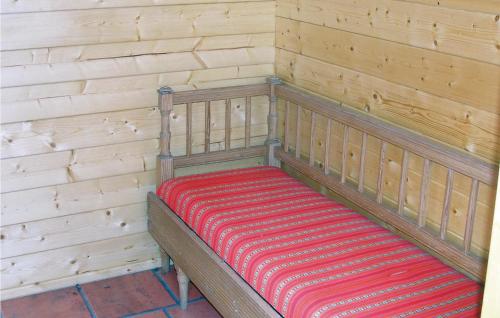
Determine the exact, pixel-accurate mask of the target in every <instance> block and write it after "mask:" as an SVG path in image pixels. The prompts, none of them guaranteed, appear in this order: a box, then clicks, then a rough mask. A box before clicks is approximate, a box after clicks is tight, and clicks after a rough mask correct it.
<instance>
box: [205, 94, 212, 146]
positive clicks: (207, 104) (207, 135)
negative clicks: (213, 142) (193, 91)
mask: <svg viewBox="0 0 500 318" xmlns="http://www.w3.org/2000/svg"><path fill="white" fill-rule="evenodd" d="M210 108H211V107H210V101H206V102H205V153H209V152H210V122H211V119H210Z"/></svg>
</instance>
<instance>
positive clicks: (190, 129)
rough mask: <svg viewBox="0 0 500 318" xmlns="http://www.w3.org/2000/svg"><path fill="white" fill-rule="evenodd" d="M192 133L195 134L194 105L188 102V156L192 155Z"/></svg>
mask: <svg viewBox="0 0 500 318" xmlns="http://www.w3.org/2000/svg"><path fill="white" fill-rule="evenodd" d="M192 134H193V105H192V104H191V103H187V105H186V156H188V157H190V156H191V154H192V142H193V140H192Z"/></svg>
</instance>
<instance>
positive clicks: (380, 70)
mask: <svg viewBox="0 0 500 318" xmlns="http://www.w3.org/2000/svg"><path fill="white" fill-rule="evenodd" d="M276 46H277V47H279V48H282V49H286V50H289V51H292V52H295V53H300V54H302V55H304V56H309V57H312V58H314V59H318V60H321V61H324V62H328V63H332V64H336V65H340V66H343V67H347V68H349V69H353V70H356V71H359V72H362V73H366V74H370V75H373V76H376V77H378V78H382V79H385V80H387V81H391V82H395V83H398V84H402V85H405V86H408V87H411V88H415V89H418V90H420V91H424V92H428V93H431V94H433V95H436V96H441V97H445V98H447V99H451V100H455V101H458V102H462V103H465V104H469V105H472V106H474V107H475V108H477V109H481V110H486V111H490V112H495V111H496V110H497V108H498V101H499V100H500V91H499V87H500V76H499V74H500V66H496V65H491V64H488V63H481V62H477V61H474V60H471V59H467V58H461V57H457V56H450V55H448V54H444V53H440V52H434V51H430V50H427V49H420V48H415V47H412V46H409V45H403V44H399V43H395V42H391V41H385V40H380V39H376V38H373V37H370V36H363V35H358V34H355V33H351V32H346V31H340V30H336V29H332V28H326V27H322V26H319V25H315V24H310V23H305V22H300V21H295V20H289V19H282V18H278V19H277V20H276ZM499 55H500V52H499Z"/></svg>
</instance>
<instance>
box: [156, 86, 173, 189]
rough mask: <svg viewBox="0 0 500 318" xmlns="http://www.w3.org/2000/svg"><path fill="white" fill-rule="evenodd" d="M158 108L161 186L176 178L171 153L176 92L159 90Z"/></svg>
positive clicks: (159, 182) (165, 88)
mask: <svg viewBox="0 0 500 318" xmlns="http://www.w3.org/2000/svg"><path fill="white" fill-rule="evenodd" d="M158 106H159V107H160V114H161V132H160V155H159V156H158V159H159V167H160V168H159V169H158V172H159V175H158V186H159V185H160V184H162V183H163V182H165V181H167V180H169V179H172V178H173V177H174V157H173V156H172V153H171V152H170V137H171V133H170V114H171V113H172V110H173V109H174V91H173V90H172V89H171V88H170V87H161V88H160V89H159V90H158Z"/></svg>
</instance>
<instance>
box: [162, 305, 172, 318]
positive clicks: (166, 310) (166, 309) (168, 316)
mask: <svg viewBox="0 0 500 318" xmlns="http://www.w3.org/2000/svg"><path fill="white" fill-rule="evenodd" d="M163 313H164V314H165V316H166V317H167V318H172V315H170V313H169V312H168V308H166V307H165V308H163Z"/></svg>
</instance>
